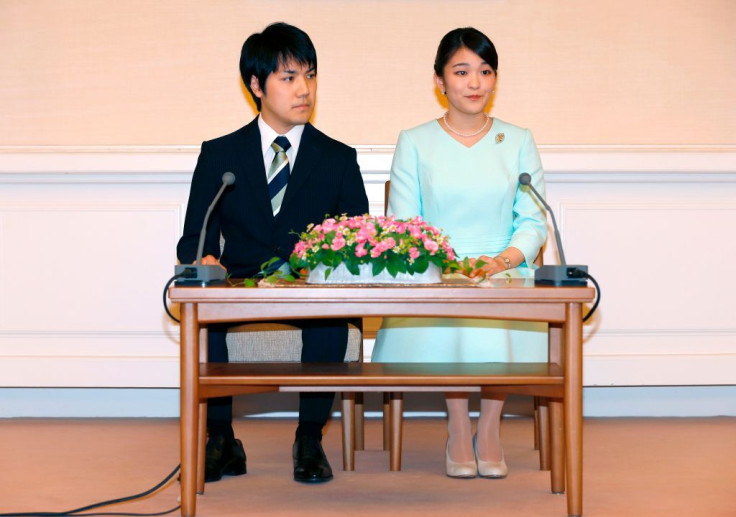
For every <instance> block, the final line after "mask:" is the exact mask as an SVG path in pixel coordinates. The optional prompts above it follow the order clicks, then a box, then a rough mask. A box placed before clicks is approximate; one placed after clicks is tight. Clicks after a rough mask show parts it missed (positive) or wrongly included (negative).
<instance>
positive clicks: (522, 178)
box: [519, 172, 532, 185]
mask: <svg viewBox="0 0 736 517" xmlns="http://www.w3.org/2000/svg"><path fill="white" fill-rule="evenodd" d="M531 182H532V177H531V176H529V173H528V172H522V173H521V174H519V183H521V184H522V185H529V184H531Z"/></svg>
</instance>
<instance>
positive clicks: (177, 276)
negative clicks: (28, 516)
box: [0, 273, 186, 517]
mask: <svg viewBox="0 0 736 517" xmlns="http://www.w3.org/2000/svg"><path fill="white" fill-rule="evenodd" d="M183 276H186V273H179V274H178V275H174V276H172V277H171V278H169V281H168V282H166V285H165V286H164V310H165V311H166V314H168V315H169V318H171V319H172V320H174V321H175V322H177V323H179V319H178V318H177V317H176V316H174V315H173V314H171V311H169V306H168V304H167V303H166V294H167V293H168V291H169V286H170V285H171V282H173V281H174V280H176V279H177V278H181V277H183ZM0 517H2V514H0Z"/></svg>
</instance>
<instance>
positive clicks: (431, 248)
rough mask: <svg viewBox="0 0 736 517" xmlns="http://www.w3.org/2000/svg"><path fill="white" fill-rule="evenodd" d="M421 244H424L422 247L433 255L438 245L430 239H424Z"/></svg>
mask: <svg viewBox="0 0 736 517" xmlns="http://www.w3.org/2000/svg"><path fill="white" fill-rule="evenodd" d="M422 244H424V249H426V250H427V251H428V252H429V254H430V255H434V254H435V252H436V251H437V250H438V249H439V247H440V246H439V244H437V243H436V242H434V241H433V240H432V239H424V240H423V241H422Z"/></svg>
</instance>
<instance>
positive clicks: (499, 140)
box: [496, 133, 506, 144]
mask: <svg viewBox="0 0 736 517" xmlns="http://www.w3.org/2000/svg"><path fill="white" fill-rule="evenodd" d="M504 138H506V135H504V134H503V133H499V134H497V135H496V143H497V144H500V143H501V142H503V139H504Z"/></svg>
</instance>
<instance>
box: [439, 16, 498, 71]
mask: <svg viewBox="0 0 736 517" xmlns="http://www.w3.org/2000/svg"><path fill="white" fill-rule="evenodd" d="M463 47H464V48H467V49H468V50H471V51H473V52H475V53H476V54H478V55H479V56H480V57H481V59H483V61H485V62H486V63H488V64H489V65H490V67H491V68H492V69H493V71H494V72H497V71H498V54H497V53H496V47H494V46H493V42H492V41H491V40H490V39H489V38H488V36H486V35H485V34H483V33H482V32H481V31H479V30H478V29H474V28H473V27H462V28H460V29H455V30H452V31H450V32H448V33H447V34H445V36H444V37H443V38H442V41H440V46H439V47H438V48H437V56H436V57H435V58H434V73H435V74H437V75H438V76H439V77H442V74H443V73H444V70H445V65H447V62H448V61H450V58H451V57H452V56H453V55H454V54H455V52H457V51H458V50H460V49H461V48H463Z"/></svg>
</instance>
